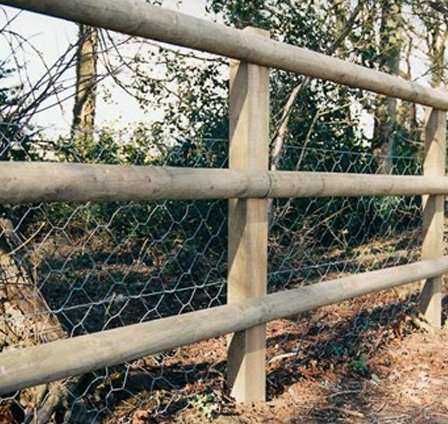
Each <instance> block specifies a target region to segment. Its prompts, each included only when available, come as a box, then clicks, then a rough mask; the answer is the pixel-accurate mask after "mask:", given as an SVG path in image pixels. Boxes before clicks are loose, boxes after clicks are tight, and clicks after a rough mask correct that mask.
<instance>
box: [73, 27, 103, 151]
mask: <svg viewBox="0 0 448 424" xmlns="http://www.w3.org/2000/svg"><path fill="white" fill-rule="evenodd" d="M78 37H79V38H78V40H79V41H78V43H79V44H78V51H77V59H76V93H75V104H74V107H73V123H72V132H73V135H74V136H75V137H74V141H75V142H81V144H82V141H85V140H86V139H88V138H89V137H91V134H92V131H93V129H94V126H95V114H96V89H97V76H98V69H97V65H98V57H97V48H98V29H97V28H94V27H90V26H87V25H82V24H80V25H79V36H78ZM80 147H81V146H80Z"/></svg>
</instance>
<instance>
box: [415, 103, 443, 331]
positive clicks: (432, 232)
mask: <svg viewBox="0 0 448 424" xmlns="http://www.w3.org/2000/svg"><path fill="white" fill-rule="evenodd" d="M445 164H446V112H444V111H440V110H437V109H430V110H429V113H428V116H427V120H426V128H425V161H424V170H423V173H424V175H425V176H428V177H442V176H445ZM444 206H445V196H444V195H436V196H423V246H422V257H423V259H432V258H437V257H440V256H443V231H444ZM442 278H443V276H440V277H435V278H430V279H428V280H426V282H425V283H424V284H423V287H422V292H421V295H420V310H421V312H422V314H424V316H425V318H426V320H427V321H428V322H429V323H430V324H431V325H432V326H433V327H435V328H441V326H442Z"/></svg>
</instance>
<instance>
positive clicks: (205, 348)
mask: <svg viewBox="0 0 448 424" xmlns="http://www.w3.org/2000/svg"><path fill="white" fill-rule="evenodd" d="M2 125H3V131H2V133H1V137H2V139H1V147H2V151H3V152H2V156H3V157H4V158H8V159H20V160H36V159H40V160H42V159H44V160H53V161H54V160H58V161H70V162H91V163H121V164H139V165H148V164H155V165H176V166H180V165H182V166H201V167H202V166H214V167H225V166H226V163H227V153H226V152H227V150H228V147H227V146H228V141H227V140H222V139H205V140H178V141H170V142H167V143H165V144H162V145H157V144H155V143H153V142H151V141H150V140H148V139H147V138H146V136H145V133H144V131H142V132H140V133H139V134H138V136H135V134H134V138H132V137H131V138H130V139H129V138H127V139H126V137H124V135H123V134H113V133H111V132H110V130H109V132H108V131H98V133H97V134H95V135H94V136H92V137H90V138H89V140H88V141H86V140H85V139H84V141H83V142H82V143H81V144H80V145H76V143H71V142H67V140H68V138H66V139H65V138H63V137H59V138H57V139H49V138H46V137H45V136H43V135H42V134H31V133H27V134H23V133H22V132H21V130H20V129H19V128H16V127H14V126H12V125H10V126H7V127H6V126H5V124H2ZM75 139H76V137H75ZM123 140H125V141H123ZM284 158H285V160H284V161H283V165H282V167H283V169H289V170H292V169H299V170H306V171H321V172H323V171H326V172H358V173H371V172H373V171H374V169H375V163H376V161H377V160H378V158H377V157H376V156H374V155H373V154H369V153H365V152H359V151H339V150H329V149H323V148H319V149H318V148H306V147H305V148H303V147H302V148H301V147H288V148H287V149H286V151H285V152H284ZM289 158H296V159H295V160H294V161H292V159H291V161H290V163H289ZM297 158H299V162H297ZM297 163H301V164H304V165H303V166H302V165H301V166H297ZM393 173H395V174H403V175H404V174H406V175H413V174H419V173H421V161H420V160H418V159H415V158H414V157H394V159H393ZM270 211H271V223H270V236H269V291H270V292H273V291H278V290H284V289H288V288H294V287H299V286H302V285H308V284H313V283H315V282H319V281H322V280H329V279H333V278H338V277H341V276H344V275H347V274H351V273H359V272H363V271H367V270H373V269H379V268H384V267H390V266H394V265H399V264H404V263H409V262H411V261H414V260H416V259H418V257H419V253H420V248H419V246H420V238H421V236H420V227H421V207H420V199H419V198H417V197H401V198H398V197H397V198H396V197H390V198H335V199H327V198H311V199H310V198H307V199H295V200H275V201H274V202H273V203H272V205H271V206H270ZM1 220H2V221H1V224H2V233H1V246H0V247H1V256H2V258H3V259H2V260H1V262H2V278H1V280H0V295H1V296H2V298H1V307H2V311H1V313H0V337H1V338H0V349H12V348H23V347H26V346H29V345H34V344H37V343H45V342H47V341H51V340H55V339H58V338H65V337H74V336H78V335H81V334H88V333H93V332H98V331H104V330H107V329H110V328H114V327H121V326H124V325H128V324H132V323H140V322H144V321H149V320H154V319H158V318H161V317H166V316H170V315H177V314H183V313H187V312H191V311H197V310H200V309H203V308H210V307H214V306H217V305H221V304H224V303H225V298H226V273H227V269H226V268H227V202H225V201H183V202H179V201H176V202H174V201H160V202H146V203H133V202H121V203H87V204H75V203H73V204H72V203H55V204H33V205H28V204H27V205H18V206H3V207H2V218H1ZM414 301H415V296H414V294H413V293H412V291H407V290H400V291H398V290H394V291H390V292H387V293H382V294H375V295H370V296H364V297H363V298H359V299H355V300H353V301H350V302H344V303H343V304H341V305H335V306H331V307H326V308H321V309H319V310H318V311H313V312H311V313H305V314H301V315H299V316H295V317H291V318H290V319H288V320H281V321H279V322H275V323H271V324H269V325H268V391H269V392H268V395H269V397H273V396H275V395H276V394H277V393H281V392H282V391H283V390H285V387H287V386H288V385H289V384H292V382H294V381H298V380H300V379H301V378H311V379H312V378H319V379H323V378H327V377H328V373H337V372H338V370H341V369H342V368H343V367H346V366H349V367H355V365H353V364H363V366H364V365H365V366H366V367H367V366H368V365H367V360H366V361H364V362H363V361H362V360H361V359H362V358H370V357H372V356H374V355H375V352H377V351H378V349H381V347H382V346H383V345H384V344H385V343H386V342H387V339H388V337H390V333H389V332H387V331H385V330H384V329H386V328H388V326H389V325H390V324H391V323H392V322H396V321H397V319H398V320H399V319H400V318H397V317H399V316H400V314H401V315H402V314H412V313H413V312H412V311H413V305H414ZM225 346H226V340H225V338H224V337H222V338H219V339H214V340H209V341H205V342H201V343H197V344H195V345H192V346H187V347H183V348H180V349H177V350H174V351H170V352H163V353H160V354H157V355H153V356H150V357H146V358H142V359H140V360H138V361H134V362H132V363H128V364H124V365H120V366H116V367H111V368H108V369H104V370H101V371H96V372H92V373H89V374H88V375H84V376H82V377H76V378H73V379H69V380H67V381H64V382H60V383H53V384H50V385H47V386H41V387H39V388H38V389H30V390H24V391H22V392H20V393H15V394H11V395H10V396H4V397H3V398H2V399H1V401H0V405H1V406H2V409H1V410H2V411H3V412H2V413H3V414H8V413H9V414H11V416H14V417H16V418H17V417H19V418H17V420H16V421H18V422H19V421H20V419H23V420H24V419H25V417H26V416H28V417H32V416H34V417H38V418H37V421H36V422H54V423H56V422H77V423H112V422H114V423H133V424H135V423H138V422H163V421H164V420H168V422H169V419H170V417H173V416H179V415H182V413H183V412H184V411H185V410H187V409H188V410H189V411H190V413H191V411H192V410H193V411H196V412H197V414H198V416H199V421H200V420H201V419H203V420H206V419H208V418H210V417H213V416H214V414H216V413H218V412H220V411H222V410H224V409H225V408H229V407H230V406H229V405H231V400H230V399H229V397H228V395H227V394H226V393H227V389H226V387H225V350H226V348H225ZM360 358H361V359H360ZM356 361H358V362H356ZM347 364H348V365H347ZM350 364H352V365H350ZM361 368H362V367H361V365H359V369H358V370H355V371H359V372H360V373H362V372H364V371H365V372H368V369H366V370H364V369H361ZM55 399H56V401H55ZM5 416H6V415H5ZM201 417H202V418H201ZM39 420H40V421H39ZM139 420H140V421H139Z"/></svg>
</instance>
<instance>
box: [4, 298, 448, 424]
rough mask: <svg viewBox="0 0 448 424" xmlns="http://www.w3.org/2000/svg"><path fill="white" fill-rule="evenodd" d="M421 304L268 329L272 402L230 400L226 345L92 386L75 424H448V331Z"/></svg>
mask: <svg viewBox="0 0 448 424" xmlns="http://www.w3.org/2000/svg"><path fill="white" fill-rule="evenodd" d="M416 300H417V299H416V297H415V295H413V294H412V293H411V292H406V291H396V290H391V291H388V292H384V293H379V294H372V295H368V296H363V297H360V298H357V299H354V300H352V301H347V302H343V303H341V304H338V305H331V306H328V307H324V308H320V309H318V310H316V311H313V312H311V313H306V314H301V315H298V316H293V317H289V319H283V320H277V321H274V322H272V323H269V324H268V326H267V362H268V365H267V402H259V403H254V404H250V405H241V404H236V403H235V402H234V401H233V399H232V398H231V397H230V395H229V390H228V388H227V387H226V383H225V381H226V377H225V372H226V338H225V337H221V338H218V339H211V340H206V341H203V342H201V343H196V344H194V345H191V346H187V347H184V348H182V349H178V350H176V351H173V352H168V353H164V354H161V355H154V356H151V357H146V358H142V359H140V360H138V361H135V362H134V363H132V364H128V365H127V366H120V367H115V368H111V369H109V370H107V371H105V374H101V373H100V374H98V375H96V377H95V376H91V377H89V378H88V379H87V380H88V381H89V384H88V385H87V386H86V387H85V388H84V389H83V392H82V393H81V392H80V393H79V394H78V397H77V399H76V402H77V404H78V406H79V405H83V408H81V409H83V413H82V414H80V415H79V416H78V417H77V418H75V419H74V421H73V420H72V422H74V423H76V424H89V423H92V424H93V423H95V424H160V423H166V424H202V423H213V424H262V423H263V424H265V423H267V424H302V423H303V424H324V423H359V424H364V423H369V424H370V423H379V424H382V423H394V424H395V423H396V424H411V423H412V424H423V423H425V424H442V423H444V424H448V358H447V354H446V352H447V346H448V324H445V326H444V328H443V329H442V330H440V331H434V330H432V329H431V328H430V327H429V326H428V325H427V324H426V323H425V322H424V321H423V320H422V317H421V316H420V315H419V314H418V311H417V309H416V306H415V305H416ZM447 312H448V298H445V301H444V320H445V321H446V316H447ZM92 377H93V378H92ZM76 402H75V403H76ZM10 405H11V407H15V408H16V409H17V405H18V404H17V402H16V403H14V402H11V403H10ZM19 412H20V409H19ZM10 416H11V418H5V417H6V416H3V418H1V417H0V424H21V422H22V420H20V419H19V418H18V417H19V416H20V414H16V413H14V411H11V412H10ZM22 416H23V414H22ZM2 420H3V421H2ZM49 422H51V423H52V424H56V423H60V422H62V421H58V420H57V419H56V418H55V419H54V420H51V421H49Z"/></svg>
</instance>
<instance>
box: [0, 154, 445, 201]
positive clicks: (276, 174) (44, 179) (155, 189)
mask: <svg viewBox="0 0 448 424" xmlns="http://www.w3.org/2000/svg"><path fill="white" fill-rule="evenodd" d="M442 194H448V178H447V177H437V178H434V177H420V176H390V175H359V174H342V173H340V174H338V173H311V172H287V171H244V170H229V169H204V168H171V167H151V166H150V167H145V166H122V165H92V164H68V163H47V162H2V163H1V164H0V203H3V204H5V203H8V204H17V203H23V202H70V201H73V202H87V201H98V202H99V201H111V202H112V201H126V200H135V201H150V200H164V199H168V200H204V199H230V198H266V197H271V198H280V197H284V198H288V197H338V196H405V195H442Z"/></svg>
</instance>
